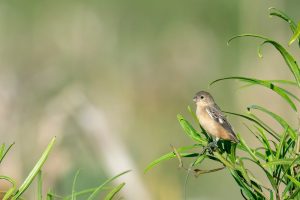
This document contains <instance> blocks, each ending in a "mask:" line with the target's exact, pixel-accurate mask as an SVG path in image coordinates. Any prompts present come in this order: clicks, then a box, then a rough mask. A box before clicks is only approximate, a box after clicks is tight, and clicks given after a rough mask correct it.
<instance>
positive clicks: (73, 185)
mask: <svg viewBox="0 0 300 200" xmlns="http://www.w3.org/2000/svg"><path fill="white" fill-rule="evenodd" d="M79 173H80V170H77V172H76V174H75V177H74V180H73V184H72V196H71V200H76V195H75V192H76V191H75V185H76V181H77V178H78V176H79Z"/></svg>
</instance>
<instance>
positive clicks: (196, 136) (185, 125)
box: [177, 115, 207, 146]
mask: <svg viewBox="0 0 300 200" xmlns="http://www.w3.org/2000/svg"><path fill="white" fill-rule="evenodd" d="M177 119H178V121H179V123H180V125H181V127H182V128H183V130H184V132H185V133H186V134H187V135H188V136H189V137H190V138H192V139H193V140H195V141H196V142H199V143H200V144H201V145H203V146H205V145H207V141H205V140H204V139H202V138H201V136H200V135H199V133H198V132H197V131H196V130H195V129H194V127H193V126H192V125H191V124H190V123H189V122H188V121H187V120H185V119H184V118H183V116H182V115H177Z"/></svg>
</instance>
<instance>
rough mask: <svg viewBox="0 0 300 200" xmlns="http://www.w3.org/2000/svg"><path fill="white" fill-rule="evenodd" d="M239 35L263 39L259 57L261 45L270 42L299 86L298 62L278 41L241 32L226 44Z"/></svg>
mask: <svg viewBox="0 0 300 200" xmlns="http://www.w3.org/2000/svg"><path fill="white" fill-rule="evenodd" d="M239 37H255V38H259V39H262V40H264V42H263V43H262V44H261V45H260V46H259V48H258V55H259V57H262V54H261V47H262V46H263V45H264V44H267V43H269V44H272V45H273V46H274V47H275V48H276V49H277V50H278V51H279V53H280V54H281V55H282V57H283V59H284V61H285V62H286V64H287V65H288V67H289V69H290V71H291V72H292V74H293V75H294V77H295V80H296V82H297V85H298V86H299V87H300V69H299V67H298V64H297V62H296V60H295V59H294V58H293V56H292V55H291V54H290V53H289V52H288V51H287V50H286V49H285V48H284V47H283V46H282V45H281V44H279V43H278V42H276V41H274V40H271V39H269V38H267V37H264V36H260V35H255V34H242V35H237V36H234V37H232V38H231V39H229V41H228V44H229V43H230V42H231V41H232V40H234V39H236V38H239Z"/></svg>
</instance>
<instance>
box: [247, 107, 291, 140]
mask: <svg viewBox="0 0 300 200" xmlns="http://www.w3.org/2000/svg"><path fill="white" fill-rule="evenodd" d="M250 109H256V110H260V111H262V112H264V113H267V114H268V115H270V116H271V117H272V118H273V119H275V120H276V121H277V122H278V123H279V124H280V125H281V127H282V128H283V129H284V130H287V132H288V133H289V135H290V136H291V138H292V139H293V140H295V139H296V136H297V134H296V133H295V131H294V130H293V129H292V128H291V126H290V125H289V124H288V123H287V122H286V121H285V120H284V119H283V118H282V117H280V116H279V115H277V114H275V113H273V112H271V111H269V110H267V109H266V108H263V107H261V106H258V105H251V106H248V110H249V111H250Z"/></svg>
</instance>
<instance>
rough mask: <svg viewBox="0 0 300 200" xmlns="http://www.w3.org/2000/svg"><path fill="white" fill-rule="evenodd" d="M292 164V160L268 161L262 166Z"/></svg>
mask: <svg viewBox="0 0 300 200" xmlns="http://www.w3.org/2000/svg"><path fill="white" fill-rule="evenodd" d="M292 162H293V159H278V160H272V161H269V162H267V163H265V164H263V166H265V167H267V166H274V165H290V164H291V163H292Z"/></svg>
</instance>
